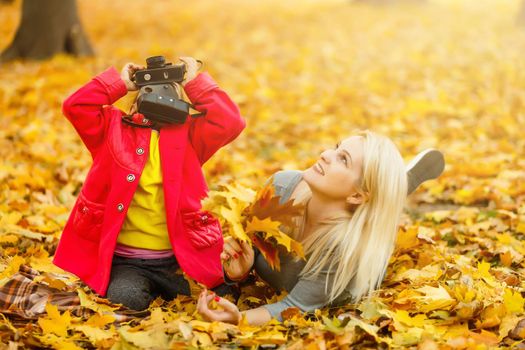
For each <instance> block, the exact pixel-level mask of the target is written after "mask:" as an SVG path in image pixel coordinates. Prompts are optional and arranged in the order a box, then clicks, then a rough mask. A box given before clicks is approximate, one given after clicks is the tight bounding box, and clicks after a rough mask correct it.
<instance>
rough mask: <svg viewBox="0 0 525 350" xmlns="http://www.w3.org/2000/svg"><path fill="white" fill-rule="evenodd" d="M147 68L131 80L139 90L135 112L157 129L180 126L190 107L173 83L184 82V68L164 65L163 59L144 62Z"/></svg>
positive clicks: (179, 65) (180, 65)
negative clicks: (136, 110) (170, 125)
mask: <svg viewBox="0 0 525 350" xmlns="http://www.w3.org/2000/svg"><path fill="white" fill-rule="evenodd" d="M146 63H147V68H146V69H141V70H137V71H136V72H135V75H134V77H133V79H134V82H135V84H136V85H137V86H139V87H140V90H139V97H138V99H137V109H138V112H139V113H141V114H143V115H144V116H145V117H146V118H148V119H149V120H150V121H152V122H153V123H154V124H156V125H157V126H163V125H169V124H184V123H185V122H186V119H187V117H188V115H189V113H190V107H191V105H190V104H189V103H187V102H186V101H184V100H183V99H182V97H181V96H180V95H179V92H178V90H177V84H179V83H181V82H182V81H183V80H184V74H185V73H186V66H185V65H184V64H183V63H181V64H176V65H173V64H171V63H167V62H166V60H165V58H164V56H153V57H149V58H147V59H146Z"/></svg>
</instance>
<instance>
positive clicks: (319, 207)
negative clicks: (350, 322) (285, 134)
mask: <svg viewBox="0 0 525 350" xmlns="http://www.w3.org/2000/svg"><path fill="white" fill-rule="evenodd" d="M443 167H444V160H443V156H442V154H441V153H440V152H439V151H436V150H428V151H426V152H423V153H421V154H420V155H419V156H418V157H416V158H415V159H414V160H413V161H412V162H411V164H409V166H408V169H406V168H405V165H404V163H403V159H402V157H401V155H400V154H399V151H398V150H397V148H396V147H395V146H394V144H393V143H392V142H391V141H390V140H389V139H388V138H386V137H383V136H379V135H377V134H374V133H372V132H368V131H365V132H362V133H359V134H358V135H356V136H352V137H349V138H347V139H345V140H343V141H342V142H340V143H339V144H338V145H337V146H336V147H335V148H334V149H328V150H325V151H324V152H323V153H322V154H321V156H320V158H319V160H318V161H317V162H316V163H315V164H314V165H313V166H311V167H310V168H308V169H307V170H305V171H303V172H300V171H281V172H278V173H276V174H275V176H274V180H273V181H274V182H273V185H274V187H275V190H276V193H277V195H280V196H281V199H280V200H281V201H282V202H284V201H287V200H294V201H295V202H303V203H305V204H306V207H305V208H306V209H305V211H304V215H303V216H302V217H300V218H299V220H298V223H297V228H296V229H295V231H294V232H293V233H292V236H293V237H294V238H295V239H296V240H298V241H300V242H301V243H302V244H303V248H304V251H305V255H306V257H307V259H306V261H304V260H300V259H296V258H294V257H292V256H289V255H283V254H281V256H280V259H281V269H280V271H275V270H272V269H271V268H270V266H269V264H268V263H267V262H266V261H265V260H264V258H263V256H262V254H259V253H258V252H257V251H254V250H253V249H252V248H251V247H250V245H248V244H247V243H241V242H237V241H235V240H233V239H231V238H230V239H227V240H226V242H225V244H224V249H223V253H222V255H221V259H222V260H223V268H224V272H225V279H226V280H230V281H233V282H239V281H242V280H243V279H244V278H246V276H247V275H248V274H249V273H250V271H251V270H252V269H254V270H255V272H256V273H257V274H258V275H259V276H260V277H261V278H262V279H263V280H265V281H266V282H267V283H268V284H269V285H271V286H272V287H274V288H275V289H284V290H286V291H288V295H287V296H286V297H285V298H284V299H283V300H282V301H280V302H277V303H273V304H267V305H264V306H262V307H259V308H256V309H252V310H247V311H244V312H242V313H241V312H240V311H239V309H238V308H237V306H236V305H235V304H233V303H231V302H229V301H228V300H226V299H223V298H220V297H218V296H215V295H213V294H208V293H207V292H206V291H204V292H203V293H201V295H200V297H199V301H198V306H197V307H198V310H199V312H200V313H201V314H202V315H203V316H204V317H205V318H207V319H209V320H212V321H224V322H230V323H238V322H239V320H240V319H241V317H242V314H243V313H244V314H245V316H246V319H247V321H248V322H249V323H250V324H253V325H259V324H263V323H265V322H267V321H269V320H270V319H271V318H277V319H279V320H281V312H282V311H284V310H285V309H287V308H289V307H298V308H299V309H301V310H302V311H312V310H315V309H317V308H322V307H324V306H327V305H338V304H342V303H345V302H350V301H358V300H360V299H361V298H362V297H364V296H366V295H368V294H370V293H371V292H372V291H374V290H375V289H376V288H378V287H379V285H380V284H381V281H382V279H383V277H384V274H385V271H386V268H387V265H388V261H389V259H390V256H391V254H392V250H393V248H394V242H395V239H396V234H397V230H398V222H399V218H400V215H401V212H402V210H403V207H404V204H405V200H406V196H407V193H410V192H412V191H413V190H414V189H415V188H416V187H417V186H418V185H419V184H420V183H421V182H423V181H425V180H427V179H430V178H435V177H437V176H439V174H440V173H441V172H442V171H443ZM212 299H215V300H216V301H217V303H218V304H219V305H220V306H222V309H223V310H220V309H218V310H212V309H210V308H209V303H210V301H211V300H212Z"/></svg>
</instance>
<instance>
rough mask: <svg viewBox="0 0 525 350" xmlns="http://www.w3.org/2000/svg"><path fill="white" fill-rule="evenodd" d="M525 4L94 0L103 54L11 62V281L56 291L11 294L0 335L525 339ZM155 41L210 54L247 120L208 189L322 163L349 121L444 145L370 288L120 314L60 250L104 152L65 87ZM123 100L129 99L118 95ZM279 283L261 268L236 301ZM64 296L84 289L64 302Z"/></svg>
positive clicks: (145, 344)
mask: <svg viewBox="0 0 525 350" xmlns="http://www.w3.org/2000/svg"><path fill="white" fill-rule="evenodd" d="M20 5H21V2H20V1H16V2H15V3H14V4H12V5H4V4H2V5H0V23H2V24H1V26H0V34H1V35H0V47H2V48H3V47H5V46H7V44H8V43H9V41H10V40H11V38H12V37H13V35H14V32H15V29H16V26H17V23H18V21H19V8H20ZM517 6H518V2H517V1H497V0H494V1H490V0H484V1H473V0H472V1H467V0H465V1H427V2H425V3H424V4H422V5H413V4H412V5H410V4H405V5H400V6H369V5H366V4H357V3H351V2H350V1H334V0H330V1H298V0H292V1H286V2H279V1H273V0H272V1H265V2H256V1H241V0H228V1H221V2H211V1H203V0H198V1H191V2H184V3H181V2H178V3H177V4H176V3H174V2H172V1H167V0H163V1H155V2H139V1H135V2H130V1H124V0H116V1H111V2H107V1H88V0H80V1H79V11H80V14H81V18H82V20H83V23H84V26H85V29H86V31H87V32H88V34H89V36H90V38H91V41H92V43H93V45H94V47H95V49H96V51H97V56H96V57H95V58H88V59H75V58H71V57H66V56H57V57H55V58H53V59H51V60H48V61H45V62H14V63H9V64H4V65H2V66H0V76H1V79H0V160H1V162H0V252H1V254H0V267H1V272H0V285H2V286H5V284H6V283H9V281H12V280H13V278H14V277H16V276H19V277H20V276H26V278H27V276H30V278H32V279H33V282H34V283H37V284H38V285H39V287H40V288H42V290H43V291H44V292H42V293H44V294H42V295H44V296H45V295H47V294H45V293H50V292H51V293H53V295H55V298H56V299H52V302H51V303H48V302H47V301H46V299H45V298H44V300H43V302H40V303H37V304H36V305H34V308H33V309H31V310H27V309H23V308H22V309H19V310H17V309H16V308H13V309H11V310H4V311H5V312H3V313H2V314H1V316H2V317H1V318H0V339H1V340H0V343H2V344H5V345H2V346H3V347H5V348H9V349H14V348H16V347H17V346H22V347H24V346H25V347H52V348H60V349H78V348H101V349H109V348H113V349H135V348H156V349H164V348H181V347H184V346H192V347H206V348H209V347H211V346H217V347H220V346H229V347H237V346H246V347H254V346H258V345H267V346H274V347H279V346H282V347H287V348H291V349H303V348H308V349H317V348H320V349H325V348H337V347H341V348H349V347H354V348H406V347H414V348H416V347H417V348H420V349H438V348H442V349H484V348H495V347H502V348H503V347H509V348H518V347H525V345H523V344H522V341H523V339H524V338H525V321H524V320H525V313H524V298H523V296H524V295H525V294H523V292H524V284H523V282H522V274H523V267H524V264H525V260H524V254H525V245H524V239H525V201H524V198H525V181H524V179H525V171H524V169H525V157H524V156H525V138H524V137H523V127H524V126H525V113H524V105H525V60H524V58H523V53H524V52H525V29H524V28H520V27H519V26H517V25H516V24H515V16H516V13H517ZM155 54H164V55H166V56H168V57H170V58H172V59H175V58H176V57H178V56H184V55H191V56H194V57H197V58H199V59H201V60H203V61H204V62H205V67H206V69H207V70H208V71H209V72H211V74H212V75H213V76H214V77H215V79H216V80H217V81H218V82H220V84H221V86H222V87H223V88H224V89H225V90H227V91H228V92H229V93H230V94H231V96H232V98H233V99H234V100H235V101H236V102H237V103H238V104H239V106H240V108H241V111H242V114H243V115H244V116H245V118H246V120H247V122H248V127H247V128H246V130H245V132H244V133H243V134H242V135H241V136H240V137H239V138H238V139H237V140H236V141H235V142H234V143H233V144H231V145H230V146H228V147H227V149H225V150H221V151H220V152H219V153H218V154H217V155H216V156H215V157H214V158H213V159H212V160H211V161H209V162H208V164H206V166H205V172H206V176H207V178H208V181H209V184H210V187H211V188H212V189H213V190H217V191H221V190H224V188H225V187H221V186H225V185H231V184H235V185H236V186H238V188H241V189H244V190H245V191H248V189H253V190H257V189H259V188H260V187H261V186H262V184H263V183H264V181H265V179H266V178H267V177H268V176H270V175H271V174H272V173H273V172H275V171H277V170H280V169H304V168H306V167H308V166H310V165H311V164H312V163H313V162H314V161H315V159H316V155H318V154H319V152H320V151H321V150H323V149H324V148H326V147H332V146H333V145H334V144H335V143H336V142H337V141H338V140H339V139H340V138H343V137H345V136H347V135H349V134H351V132H352V130H355V129H363V128H368V129H371V130H373V131H376V132H379V133H383V134H386V135H388V136H389V137H391V138H392V139H393V140H394V141H395V143H396V144H397V145H398V146H399V148H400V150H401V151H402V154H403V155H404V157H405V160H406V161H408V160H409V159H410V157H412V156H413V155H415V154H416V153H417V152H418V151H420V150H422V149H424V148H427V147H437V148H439V149H441V150H442V151H443V152H444V153H445V158H446V162H447V166H446V170H445V173H444V174H443V176H441V178H439V179H438V180H436V181H431V182H428V183H425V184H424V185H423V186H422V187H421V188H420V189H419V190H418V191H417V193H415V194H414V195H412V196H411V198H410V199H409V202H408V205H407V210H406V214H405V215H404V217H403V225H402V227H401V229H400V234H399V240H398V244H397V248H396V251H395V253H394V256H393V257H392V260H391V264H390V266H389V270H388V274H387V277H386V279H385V281H384V283H383V285H382V288H381V290H380V291H378V293H377V294H376V295H374V296H373V297H372V298H371V299H370V300H367V301H363V302H362V303H360V304H358V305H348V306H346V307H344V308H335V309H327V310H319V311H317V312H315V313H313V314H311V315H301V314H298V313H297V312H296V311H294V310H290V311H289V312H288V313H287V315H286V316H287V318H288V319H287V320H286V321H285V322H283V323H279V322H276V321H275V322H271V323H269V324H267V325H265V326H263V327H250V326H248V325H245V324H241V325H240V326H238V327H237V326H232V325H228V324H223V323H208V322H205V321H204V320H202V319H200V318H199V316H198V315H195V312H194V311H195V304H194V301H193V299H192V298H190V297H180V298H177V299H175V300H173V301H163V300H160V299H159V300H156V301H155V302H154V303H153V304H152V305H151V307H150V310H149V311H150V312H147V313H142V314H133V313H126V310H122V308H118V306H115V305H111V304H110V303H108V302H107V300H105V299H100V298H97V297H96V296H95V295H94V294H93V293H91V292H90V291H89V289H87V288H85V287H84V286H83V285H81V284H80V283H79V281H78V280H77V279H76V278H74V276H71V275H68V274H66V273H64V272H63V271H61V270H60V269H58V268H55V267H54V266H53V265H52V264H51V263H50V256H52V255H53V252H54V249H55V247H56V244H57V241H58V238H59V237H60V233H61V228H62V227H63V226H64V224H65V222H66V220H67V218H68V215H69V211H70V209H71V207H72V205H73V203H74V200H75V198H76V196H77V195H78V192H79V189H80V187H81V185H82V182H83V179H84V177H85V175H86V173H87V170H88V169H89V166H90V156H89V154H88V152H87V151H86V150H85V149H84V148H83V146H82V144H81V142H80V139H79V138H78V137H77V135H76V134H75V131H74V129H73V128H72V127H71V126H70V125H69V124H68V123H67V121H66V120H65V118H64V117H63V116H62V115H61V103H62V101H63V100H64V99H65V97H67V96H68V94H70V93H71V92H73V91H74V90H75V89H76V88H78V87H79V86H80V85H81V84H83V83H85V82H86V81H87V80H88V79H90V77H91V76H93V75H94V74H96V73H98V72H100V71H102V70H103V69H105V68H106V67H107V66H109V65H114V66H116V67H117V68H118V69H120V67H121V66H122V65H123V64H124V63H125V62H127V61H135V62H142V61H143V60H144V58H145V57H147V56H151V55H155ZM128 104H129V98H128V99H123V100H122V101H120V102H119V106H120V107H122V108H127V106H128ZM236 188H237V187H236ZM35 295H36V296H38V294H35ZM279 297H282V295H278V294H277V293H275V292H274V291H271V290H268V288H266V287H265V286H264V284H261V283H260V282H253V283H251V284H248V285H246V286H244V288H243V296H242V298H241V300H240V304H239V305H240V306H241V308H248V307H255V306H257V305H260V304H261V303H266V302H268V301H271V300H274V299H276V298H279ZM61 298H62V299H61ZM64 298H66V299H67V298H70V299H69V300H74V302H75V303H76V305H77V306H76V307H75V308H70V309H69V310H68V309H67V308H66V307H64V306H63V305H62V304H61V303H60V300H65V299H64ZM343 313H345V314H346V316H347V317H344V315H343V316H341V314H343ZM337 316H340V318H339V319H338V318H337Z"/></svg>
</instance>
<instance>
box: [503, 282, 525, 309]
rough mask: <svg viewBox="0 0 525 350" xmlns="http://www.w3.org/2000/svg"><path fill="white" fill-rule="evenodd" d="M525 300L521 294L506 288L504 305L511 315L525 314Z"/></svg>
mask: <svg viewBox="0 0 525 350" xmlns="http://www.w3.org/2000/svg"><path fill="white" fill-rule="evenodd" d="M524 302H525V299H523V297H522V296H521V293H520V292H514V291H512V289H509V288H506V289H505V292H504V294H503V304H504V305H505V308H506V309H507V312H509V313H523V303H524Z"/></svg>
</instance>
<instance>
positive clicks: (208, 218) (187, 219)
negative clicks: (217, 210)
mask: <svg viewBox="0 0 525 350" xmlns="http://www.w3.org/2000/svg"><path fill="white" fill-rule="evenodd" d="M182 221H183V223H184V227H185V229H186V233H187V235H188V238H189V239H190V242H191V244H192V245H193V246H194V247H195V248H207V247H211V246H212V245H214V244H216V243H217V242H218V241H219V240H221V238H222V230H221V224H220V223H219V220H217V219H216V218H214V217H213V216H212V214H210V213H209V212H207V211H194V212H188V213H182Z"/></svg>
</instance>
